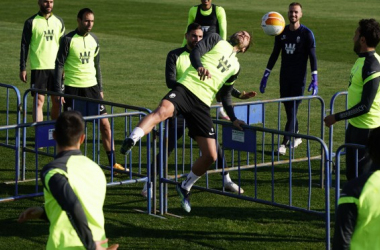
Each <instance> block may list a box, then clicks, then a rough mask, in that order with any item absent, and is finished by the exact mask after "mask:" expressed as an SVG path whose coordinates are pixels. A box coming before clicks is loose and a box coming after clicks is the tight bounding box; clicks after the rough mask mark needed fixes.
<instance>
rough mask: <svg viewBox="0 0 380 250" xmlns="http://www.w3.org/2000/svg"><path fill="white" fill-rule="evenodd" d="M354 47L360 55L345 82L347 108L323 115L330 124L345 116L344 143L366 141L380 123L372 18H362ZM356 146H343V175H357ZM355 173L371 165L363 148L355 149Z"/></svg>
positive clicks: (376, 33)
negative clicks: (346, 124) (347, 80)
mask: <svg viewBox="0 0 380 250" xmlns="http://www.w3.org/2000/svg"><path fill="white" fill-rule="evenodd" d="M353 42H354V51H355V53H356V54H357V55H358V56H359V58H358V59H357V60H356V62H355V64H354V66H353V67H352V69H351V75H350V81H349V83H348V96H347V100H348V110H346V111H342V112H339V113H336V114H332V115H328V116H326V117H325V119H324V121H325V125H326V126H327V127H330V126H331V125H333V124H335V123H336V122H337V121H340V120H347V119H348V126H347V130H346V143H354V144H360V145H366V144H367V140H368V136H369V134H370V132H371V130H372V129H374V128H377V127H379V126H380V94H379V92H380V90H379V82H380V56H379V55H378V54H377V53H376V46H377V45H378V44H379V42H380V26H379V23H378V22H377V21H376V20H374V19H362V20H360V21H359V27H358V28H357V29H356V31H355V35H354V37H353ZM355 151H356V150H355V149H353V148H350V147H348V148H347V149H346V177H347V180H351V179H353V178H355V177H356V166H355V165H356V164H355V163H356V161H357V159H356V156H355ZM358 160H359V162H358V175H361V174H363V173H366V172H368V171H369V169H370V167H371V162H372V161H371V159H370V157H369V156H368V154H367V153H366V150H364V149H363V150H359V151H358Z"/></svg>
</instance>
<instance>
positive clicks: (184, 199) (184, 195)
mask: <svg viewBox="0 0 380 250" xmlns="http://www.w3.org/2000/svg"><path fill="white" fill-rule="evenodd" d="M175 189H176V190H177V193H178V195H179V197H180V198H181V207H182V208H183V210H185V211H186V212H188V213H190V211H191V205H190V192H189V191H187V190H185V189H183V188H182V187H181V184H177V186H176V187H175Z"/></svg>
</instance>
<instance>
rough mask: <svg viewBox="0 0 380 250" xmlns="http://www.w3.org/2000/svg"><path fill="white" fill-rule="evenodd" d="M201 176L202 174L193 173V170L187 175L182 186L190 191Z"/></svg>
mask: <svg viewBox="0 0 380 250" xmlns="http://www.w3.org/2000/svg"><path fill="white" fill-rule="evenodd" d="M199 178H201V177H200V176H197V175H195V174H194V173H193V171H191V172H190V173H189V174H188V175H187V177H186V180H184V181H183V182H182V185H181V188H183V189H185V190H187V191H190V189H191V187H192V186H193V185H194V183H195V182H197V180H199Z"/></svg>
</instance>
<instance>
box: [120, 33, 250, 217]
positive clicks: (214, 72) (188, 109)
mask: <svg viewBox="0 0 380 250" xmlns="http://www.w3.org/2000/svg"><path fill="white" fill-rule="evenodd" d="M250 42H251V36H250V35H249V33H248V32H246V31H239V32H236V33H235V34H233V35H232V36H231V37H230V39H229V41H228V42H227V41H224V40H222V39H221V38H220V36H219V35H218V34H216V33H214V34H210V35H209V36H208V37H207V38H204V39H203V40H202V41H200V42H199V43H198V44H197V46H196V47H195V48H194V49H193V50H192V51H191V53H190V61H191V64H192V67H189V68H187V70H186V71H185V73H184V75H183V77H182V78H181V79H179V80H178V84H176V85H175V86H174V88H173V89H172V90H171V91H170V92H169V93H168V94H167V95H166V96H165V97H164V98H163V100H162V101H161V103H160V105H159V106H158V107H157V109H156V110H154V111H153V112H152V113H151V114H149V115H147V116H146V117H144V118H143V119H142V120H141V121H140V122H139V124H138V126H137V127H136V128H135V129H134V130H133V131H132V133H131V135H130V136H129V137H127V138H126V139H125V140H124V142H123V145H122V147H121V150H120V151H121V153H123V154H126V153H128V152H129V151H130V150H131V148H132V147H133V146H134V145H135V143H136V142H137V141H138V140H140V139H141V137H143V136H144V135H146V134H147V133H149V132H150V131H151V130H152V129H153V128H154V126H155V125H157V124H158V123H160V122H162V121H164V120H166V119H167V118H169V117H173V116H174V115H177V114H182V115H183V116H184V117H185V119H186V121H187V123H188V127H189V136H190V137H192V138H194V139H195V140H196V141H197V143H198V146H199V148H200V151H201V156H200V157H199V158H198V159H197V160H196V161H195V163H194V165H193V166H192V171H191V172H190V173H189V174H188V175H187V178H186V180H185V181H183V182H182V184H178V186H177V191H178V193H179V194H180V197H181V206H182V208H183V209H184V210H185V211H187V212H190V210H191V206H190V199H189V194H190V189H191V187H192V186H193V185H194V183H195V182H196V181H197V180H198V179H199V178H200V177H201V176H202V175H203V174H204V173H205V172H206V171H207V169H208V168H209V167H210V165H211V164H212V163H213V162H215V161H216V159H217V150H216V142H215V130H214V125H213V122H212V119H211V116H210V105H211V103H212V100H213V99H214V98H215V96H216V93H217V92H218V91H219V90H221V98H222V102H223V106H224V108H225V109H226V111H227V114H228V115H229V116H230V118H231V121H232V122H233V124H234V126H235V127H237V128H239V129H242V128H241V126H240V125H242V124H245V123H244V122H243V121H241V120H238V119H237V118H236V116H235V113H234V110H233V107H232V103H231V91H232V88H233V86H232V85H233V83H234V81H235V80H236V78H237V76H238V74H239V71H240V64H239V62H238V59H237V57H236V55H237V54H238V53H244V52H245V51H246V50H247V49H248V48H249V46H250Z"/></svg>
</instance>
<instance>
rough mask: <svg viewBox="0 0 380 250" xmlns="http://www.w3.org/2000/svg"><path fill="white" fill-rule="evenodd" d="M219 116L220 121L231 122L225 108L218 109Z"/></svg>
mask: <svg viewBox="0 0 380 250" xmlns="http://www.w3.org/2000/svg"><path fill="white" fill-rule="evenodd" d="M217 114H218V117H219V118H220V119H223V120H227V121H229V120H231V119H230V117H228V115H227V113H226V111H224V108H223V107H220V108H218V110H217Z"/></svg>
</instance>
